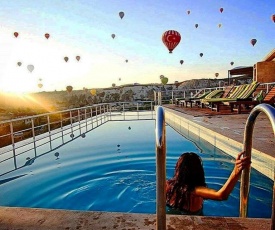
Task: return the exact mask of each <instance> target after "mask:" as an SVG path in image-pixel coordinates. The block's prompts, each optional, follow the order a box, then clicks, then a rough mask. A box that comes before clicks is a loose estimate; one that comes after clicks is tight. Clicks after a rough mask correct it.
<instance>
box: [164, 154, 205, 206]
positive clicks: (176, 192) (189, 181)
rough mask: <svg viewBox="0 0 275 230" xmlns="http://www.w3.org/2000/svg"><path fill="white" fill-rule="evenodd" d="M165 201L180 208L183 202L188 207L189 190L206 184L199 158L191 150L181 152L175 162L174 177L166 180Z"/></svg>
mask: <svg viewBox="0 0 275 230" xmlns="http://www.w3.org/2000/svg"><path fill="white" fill-rule="evenodd" d="M168 183H169V185H170V186H169V190H168V191H167V193H166V203H167V204H171V199H173V201H172V203H173V207H174V208H178V209H181V208H182V207H183V206H184V204H187V206H188V207H190V205H189V203H190V192H192V191H193V190H194V189H195V187H197V186H206V183H205V177H204V170H203V166H202V161H201V158H200V157H199V156H198V155H197V154H196V153H193V152H187V153H183V154H182V155H181V156H180V157H179V159H178V161H177V164H176V167H175V174H174V177H173V178H172V179H171V180H169V181H168ZM188 209H189V208H188Z"/></svg>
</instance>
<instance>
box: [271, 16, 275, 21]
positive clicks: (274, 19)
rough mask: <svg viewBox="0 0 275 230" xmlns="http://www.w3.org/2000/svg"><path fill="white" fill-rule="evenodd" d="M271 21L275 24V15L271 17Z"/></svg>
mask: <svg viewBox="0 0 275 230" xmlns="http://www.w3.org/2000/svg"><path fill="white" fill-rule="evenodd" d="M271 20H272V21H273V22H274V23H275V14H273V15H271Z"/></svg>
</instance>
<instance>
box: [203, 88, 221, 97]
mask: <svg viewBox="0 0 275 230" xmlns="http://www.w3.org/2000/svg"><path fill="white" fill-rule="evenodd" d="M223 93H224V91H223V90H220V89H216V90H213V91H212V92H210V93H209V94H208V95H206V96H205V98H206V99H209V98H217V97H220V96H221V95H222V94H223Z"/></svg>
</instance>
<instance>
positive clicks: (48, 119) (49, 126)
mask: <svg viewBox="0 0 275 230" xmlns="http://www.w3.org/2000/svg"><path fill="white" fill-rule="evenodd" d="M47 122H48V133H49V140H50V148H51V150H52V135H51V122H50V116H49V115H47Z"/></svg>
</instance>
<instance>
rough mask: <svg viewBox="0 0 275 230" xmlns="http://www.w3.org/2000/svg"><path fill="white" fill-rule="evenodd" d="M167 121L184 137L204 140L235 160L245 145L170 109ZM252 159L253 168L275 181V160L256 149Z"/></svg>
mask: <svg viewBox="0 0 275 230" xmlns="http://www.w3.org/2000/svg"><path fill="white" fill-rule="evenodd" d="M165 121H166V123H167V124H168V125H169V126H171V127H172V128H173V129H175V130H176V131H177V132H179V133H180V134H182V135H183V136H185V137H190V138H191V139H194V138H195V140H196V139H197V140H199V139H203V140H205V141H206V142H209V143H210V144H212V145H213V146H216V147H217V148H218V149H220V150H222V151H223V152H225V153H227V154H228V155H230V156H232V157H234V158H235V157H236V156H237V154H238V153H239V152H240V151H242V149H243V143H240V142H238V141H235V140H233V139H231V138H228V137H226V136H224V135H222V134H219V133H216V132H214V131H212V130H210V129H207V128H205V127H203V126H201V125H199V124H197V123H195V122H193V121H191V120H189V119H187V118H185V117H182V116H180V115H178V114H176V113H175V112H174V111H173V110H171V109H168V108H165ZM251 157H252V165H251V166H252V167H253V168H255V169H256V170H257V171H259V172H260V173H262V174H264V175H265V176H267V177H268V178H270V179H271V180H274V167H275V160H274V158H273V157H271V156H269V155H267V154H265V153H263V152H261V151H258V150H256V149H254V148H253V149H252V152H251Z"/></svg>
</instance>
